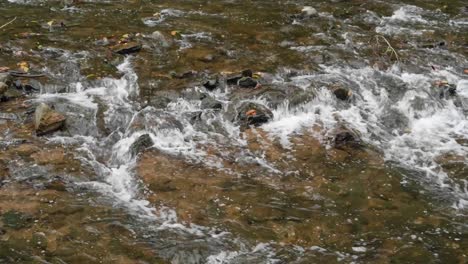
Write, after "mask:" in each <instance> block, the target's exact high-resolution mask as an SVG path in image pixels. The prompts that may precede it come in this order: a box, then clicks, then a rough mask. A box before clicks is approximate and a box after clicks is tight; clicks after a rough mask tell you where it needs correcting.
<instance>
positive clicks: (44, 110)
mask: <svg viewBox="0 0 468 264" xmlns="http://www.w3.org/2000/svg"><path fill="white" fill-rule="evenodd" d="M65 120H66V118H65V117H64V116H63V115H62V114H59V113H58V112H56V111H55V110H53V109H52V108H50V107H49V106H48V105H46V104H44V103H41V104H39V106H37V108H36V111H35V113H34V127H35V129H36V134H37V135H38V136H40V135H45V134H48V133H52V132H55V131H57V130H59V129H61V128H62V127H63V126H64V125H65Z"/></svg>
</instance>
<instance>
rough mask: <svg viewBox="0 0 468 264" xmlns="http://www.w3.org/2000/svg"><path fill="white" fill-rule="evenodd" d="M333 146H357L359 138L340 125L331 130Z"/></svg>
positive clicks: (359, 142)
mask: <svg viewBox="0 0 468 264" xmlns="http://www.w3.org/2000/svg"><path fill="white" fill-rule="evenodd" d="M332 143H333V146H334V147H335V148H338V149H339V148H345V147H359V146H360V145H361V140H360V138H359V135H358V134H357V133H356V132H354V131H352V130H351V129H349V128H346V127H340V128H338V129H336V130H335V131H334V132H333V142H332Z"/></svg>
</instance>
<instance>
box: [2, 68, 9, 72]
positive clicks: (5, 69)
mask: <svg viewBox="0 0 468 264" xmlns="http://www.w3.org/2000/svg"><path fill="white" fill-rule="evenodd" d="M9 70H10V68H8V67H0V72H7V71H9Z"/></svg>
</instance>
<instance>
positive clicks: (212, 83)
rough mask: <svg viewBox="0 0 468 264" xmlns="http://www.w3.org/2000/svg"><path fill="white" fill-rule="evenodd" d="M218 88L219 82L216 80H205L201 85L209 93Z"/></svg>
mask: <svg viewBox="0 0 468 264" xmlns="http://www.w3.org/2000/svg"><path fill="white" fill-rule="evenodd" d="M218 86H219V81H218V79H210V80H206V81H205V82H204V83H203V87H205V88H206V89H207V90H209V91H213V90H214V89H216V88H218Z"/></svg>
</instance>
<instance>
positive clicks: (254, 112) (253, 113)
mask: <svg viewBox="0 0 468 264" xmlns="http://www.w3.org/2000/svg"><path fill="white" fill-rule="evenodd" d="M245 115H246V116H255V115H257V110H255V109H251V110H249V111H247V112H246V113H245Z"/></svg>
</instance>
